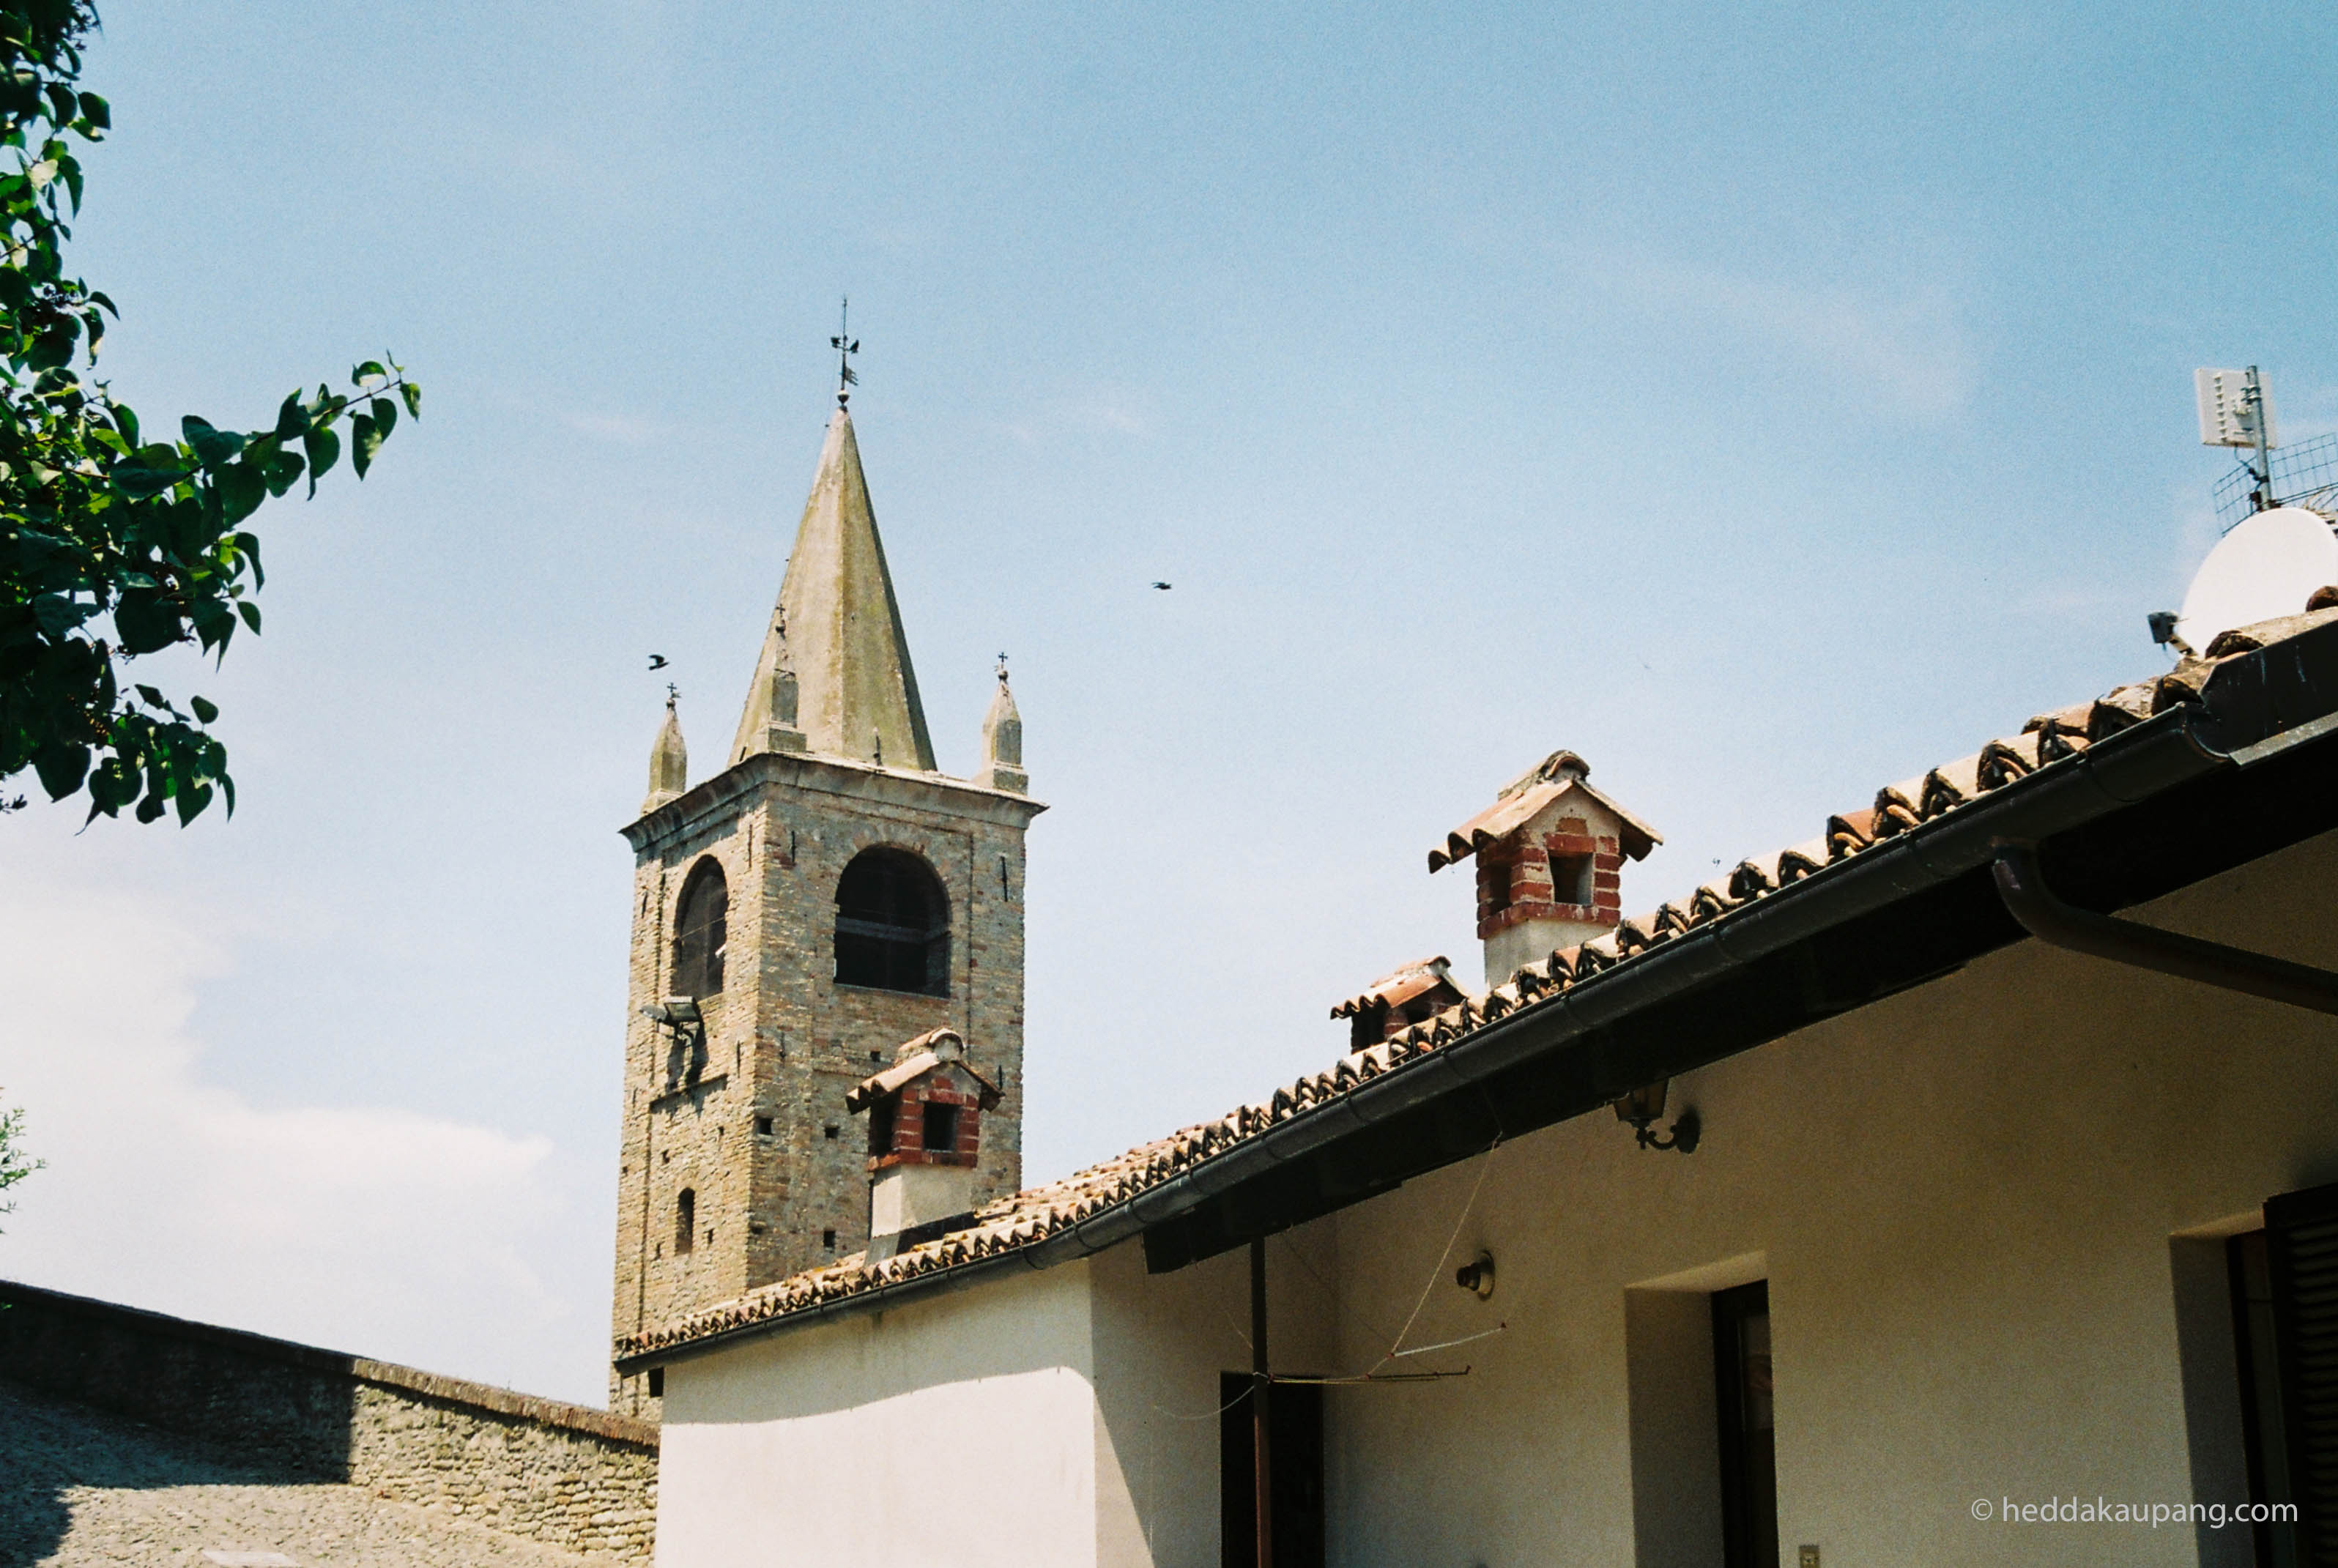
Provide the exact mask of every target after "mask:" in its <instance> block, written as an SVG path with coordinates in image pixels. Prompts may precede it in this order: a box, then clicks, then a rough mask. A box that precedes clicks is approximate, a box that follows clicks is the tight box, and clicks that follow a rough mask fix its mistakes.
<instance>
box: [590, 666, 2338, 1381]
mask: <svg viewBox="0 0 2338 1568" xmlns="http://www.w3.org/2000/svg"><path fill="white" fill-rule="evenodd" d="M2333 732H2338V622H2333V623H2329V624H2325V625H2323V626H2319V627H2315V628H2313V630H2311V631H2308V632H2304V633H2302V634H2300V635H2298V636H2296V637H2293V638H2290V639H2287V640H2286V641H2284V642H2278V643H2274V644H2273V645H2271V646H2270V647H2267V648H2264V649H2260V650H2258V651H2256V652H2252V653H2249V654H2245V655H2242V656H2239V657H2235V658H2232V659H2228V660H2225V661H2224V662H2221V663H2220V664H2219V665H2218V666H2217V667H2216V669H2215V672H2214V674H2213V675H2212V676H2211V678H2210V680H2209V681H2208V684H2207V686H2206V688H2205V691H2203V693H2202V700H2201V701H2199V702H2197V703H2181V704H2178V705H2176V706H2175V707H2172V708H2170V709H2168V710H2167V711H2165V712H2162V713H2159V714H2156V715H2155V716H2153V717H2152V718H2150V719H2147V720H2144V721H2143V722H2141V723H2139V724H2137V725H2134V726H2132V727H2131V728H2129V729H2127V730H2121V731H2119V732H2118V733H2117V734H2115V735H2111V736H2107V737H2106V738H2105V739H2103V740H2099V741H2097V742H2096V743H2095V744H2094V745H2092V746H2090V747H2089V748H2087V750H2085V751H2084V752H2081V753H2080V754H2078V756H2075V757H2071V758H2067V759H2064V760H2060V761H2057V762H2054V763H2050V764H2048V765H2047V766H2046V767H2043V768H2040V769H2038V771H2037V772H2035V773H2032V774H2030V775H2029V776H2028V777H2026V778H2024V779H2019V780H2017V781H2015V782H2013V783H2010V784H2008V785H2006V786H2004V787H2003V788H2001V789H1997V790H1995V791H1992V792H1991V793H1989V794H1988V795H1985V796H1983V797H1981V798H1980V799H1977V800H1974V801H1972V802H1971V803H1970V804H1968V805H1963V806H1960V807H1958V808H1957V809H1954V810H1952V811H1949V812H1947V813H1944V814H1943V815H1941V816H1940V817H1936V818H1932V819H1931V820H1930V821H1929V822H1924V823H1920V824H1918V825H1917V826H1916V827H1914V828H1909V829H1908V830H1907V831H1905V832H1903V833H1901V834H1899V835H1897V836H1896V837H1894V838H1889V839H1886V840H1884V841H1882V842H1881V843H1878V844H1876V845H1873V846H1872V847H1871V848H1867V849H1864V850H1862V851H1861V852H1860V853H1859V854H1857V855H1855V856H1852V857H1851V858H1847V859H1843V860H1838V861H1835V862H1833V863H1832V864H1831V865H1828V866H1825V867H1822V868H1820V869H1819V870H1817V871H1815V872H1813V873H1812V874H1811V875H1810V876H1808V877H1803V879H1802V880H1800V881H1798V882H1795V883H1793V885H1792V886H1790V887H1783V888H1781V889H1779V890H1778V891H1777V892H1775V893H1773V894H1770V895H1769V896H1767V897H1763V898H1759V899H1756V900H1754V901H1753V902H1752V903H1750V904H1746V905H1744V906H1743V907H1739V908H1736V909H1733V910H1731V911H1729V912H1728V913H1726V914H1724V915H1722V916H1718V917H1716V918H1714V920H1712V921H1711V922H1709V923H1707V924H1705V925H1704V926H1697V927H1696V928H1695V929H1694V930H1691V931H1689V932H1686V933H1685V934H1684V935H1682V936H1675V937H1673V938H1671V939H1670V940H1668V941H1665V942H1664V943H1663V944H1661V945H1659V946H1655V947H1652V948H1649V949H1647V950H1645V951H1644V952H1642V953H1639V954H1636V955H1635V956H1632V957H1631V958H1630V959H1629V960H1628V961H1626V962H1625V963H1623V964H1620V965H1616V967H1615V968H1613V969H1609V970H1606V971H1604V972H1602V973H1601V974H1599V975H1594V976H1592V977H1591V978H1589V979H1587V980H1584V981H1581V982H1578V983H1577V984H1576V985H1572V986H1570V987H1568V988H1567V990H1566V991H1563V992H1561V993H1559V994H1557V995H1553V996H1547V997H1545V998H1543V999H1541V1000H1538V1001H1536V1002H1533V1003H1529V1004H1527V1005H1522V1006H1520V1007H1519V1008H1518V1010H1517V1011H1516V1012H1513V1013H1511V1014H1508V1015H1507V1016H1505V1017H1502V1018H1499V1019H1497V1020H1496V1021H1494V1022H1493V1023H1490V1024H1484V1025H1481V1026H1480V1027H1479V1028H1478V1029H1477V1030H1475V1031H1474V1032H1472V1033H1471V1034H1467V1035H1465V1036H1463V1037H1462V1038H1461V1039H1459V1040H1457V1041H1454V1042H1453V1043H1452V1044H1449V1045H1444V1046H1440V1047H1439V1048H1438V1049H1437V1050H1435V1051H1432V1052H1430V1053H1429V1054H1426V1055H1424V1056H1420V1057H1417V1058H1415V1059H1414V1060H1413V1061H1411V1062H1409V1063H1405V1064H1404V1065H1403V1066H1401V1067H1400V1068H1397V1069H1395V1070H1394V1071H1392V1072H1390V1073H1386V1074H1384V1075H1382V1076H1380V1077H1378V1078H1375V1079H1372V1080H1370V1081H1369V1082H1367V1083H1361V1084H1359V1085H1358V1086H1357V1087H1356V1088H1354V1089H1351V1090H1350V1091H1348V1092H1347V1093H1343V1094H1341V1095H1340V1096H1338V1097H1337V1098H1335V1099H1333V1100H1331V1101H1328V1102H1326V1103H1322V1104H1320V1105H1317V1106H1314V1107H1312V1108H1311V1109H1309V1110H1306V1111H1303V1112H1300V1113H1298V1114H1297V1115H1295V1116H1293V1117H1292V1119H1291V1120H1289V1121H1287V1122H1281V1123H1278V1124H1277V1125H1275V1126H1273V1127H1270V1128H1269V1129H1267V1130H1266V1131H1265V1132H1261V1133H1258V1134H1255V1135H1253V1136H1252V1137H1250V1138H1246V1139H1244V1140H1243V1141H1242V1142H1238V1143H1236V1144H1235V1145H1234V1146H1233V1148H1231V1149H1228V1150H1226V1151H1225V1152H1223V1153H1221V1154H1217V1155H1213V1156H1212V1157H1211V1158H1209V1159H1207V1160H1205V1161H1202V1162H1201V1163H1200V1164H1198V1165H1195V1166H1194V1167H1193V1168H1192V1169H1190V1170H1188V1171H1182V1172H1180V1173H1179V1174H1177V1175H1175V1176H1173V1177H1171V1178H1169V1179H1168V1180H1167V1181H1163V1182H1160V1183H1158V1184H1157V1185H1155V1186H1153V1187H1149V1188H1147V1189H1145V1190H1144V1191H1142V1192H1139V1193H1137V1194H1135V1196H1133V1197H1131V1198H1128V1199H1125V1200H1123V1201H1120V1202H1118V1203H1115V1204H1112V1205H1110V1206H1108V1207H1107V1208H1105V1209H1104V1210H1101V1211H1100V1212H1098V1213H1095V1214H1093V1215H1090V1216H1089V1217H1088V1218H1087V1219H1086V1220H1080V1221H1078V1222H1076V1223H1075V1224H1073V1225H1069V1226H1066V1227H1065V1228H1063V1229H1062V1230H1057V1231H1056V1232H1055V1233H1054V1234H1052V1235H1049V1236H1046V1237H1045V1238H1042V1239H1041V1240H1037V1241H1035V1242H1032V1243H1030V1244H1029V1245H1027V1246H1025V1247H1021V1248H1017V1249H1016V1250H1013V1251H1009V1252H1001V1253H994V1254H992V1255H991V1256H989V1257H987V1258H981V1259H975V1260H973V1261H971V1262H968V1263H962V1264H958V1265H957V1266H955V1267H952V1268H948V1269H938V1270H935V1271H934V1272H932V1273H930V1274H922V1275H917V1276H913V1277H911V1278H909V1279H900V1280H896V1281H893V1282H891V1283H889V1284H885V1285H880V1286H879V1287H877V1288H876V1289H870V1290H862V1291H858V1292H855V1293H854V1294H852V1295H850V1296H843V1297H839V1298H837V1299H833V1300H830V1301H823V1302H818V1303H814V1304H812V1305H810V1306H807V1307H804V1308H801V1309H799V1310H796V1311H793V1312H789V1313H786V1314H784V1315H782V1316H780V1317H775V1318H766V1319H762V1320H761V1321H758V1322H753V1323H746V1324H742V1325H740V1326H738V1327H737V1328H728V1329H724V1330H722V1331H720V1332H718V1333H713V1334H709V1335H706V1336H704V1337H702V1338H693V1339H692V1340H689V1341H687V1342H685V1343H683V1344H681V1345H677V1346H675V1347H673V1348H671V1349H666V1350H655V1351H644V1352H642V1353H640V1354H638V1355H634V1356H630V1357H624V1358H622V1359H620V1360H619V1361H618V1362H617V1368H618V1370H619V1371H621V1372H632V1371H634V1370H635V1369H638V1368H640V1367H647V1366H651V1365H653V1364H659V1365H664V1364H671V1363H673V1362H674V1361H677V1360H681V1359H683V1358H686V1357H693V1356H697V1355H701V1354H703V1353H705V1352H707V1351H709V1350H712V1349H714V1348H718V1347H721V1346H722V1345H726V1344H729V1343H731V1342H732V1341H734V1340H737V1339H741V1338H747V1337H750V1336H753V1335H759V1334H764V1333H770V1332H772V1331H774V1330H777V1329H781V1328H794V1327H798V1326H801V1325H803V1324H807V1323H811V1322H817V1321H820V1320H821V1319H824V1318H834V1317H840V1316H844V1315H847V1314H853V1315H857V1314H860V1313H866V1312H874V1311H881V1310H883V1309H884V1308H887V1307H888V1306H889V1305H890V1304H891V1303H893V1302H895V1301H897V1300H899V1299H904V1298H908V1297H912V1296H915V1297H920V1298H922V1297H925V1296H929V1295H933V1294H936V1293H938V1292H942V1291H948V1290H951V1289H958V1288H961V1287H963V1286H966V1285H969V1284H974V1283H977V1282H978V1281H980V1280H983V1279H988V1278H989V1277H990V1276H991V1275H993V1274H995V1273H997V1272H999V1271H1001V1270H1003V1269H1010V1268H1013V1267H1016V1266H1018V1265H1019V1266H1021V1267H1024V1268H1027V1269H1050V1268H1054V1267H1056V1265H1058V1264H1062V1263H1069V1262H1075V1261H1076V1260H1078V1259H1083V1258H1087V1257H1092V1256H1094V1255H1095V1254H1096V1253H1099V1252H1102V1251H1104V1250H1106V1249H1107V1248H1111V1247H1115V1246H1117V1245H1119V1244H1120V1243H1121V1242H1123V1241H1126V1240H1129V1239H1130V1238H1132V1237H1135V1236H1137V1235H1140V1234H1142V1233H1143V1232H1144V1231H1145V1230H1150V1229H1152V1228H1154V1227H1155V1226H1159V1225H1164V1224H1167V1223H1169V1222H1171V1221H1173V1220H1179V1219H1182V1218H1184V1216H1186V1215H1189V1214H1192V1213H1194V1211H1195V1210H1199V1209H1201V1208H1202V1207H1203V1205H1204V1204H1206V1203H1208V1202H1210V1201H1212V1200H1213V1199H1216V1198H1219V1197H1221V1196H1223V1195H1224V1194H1226V1193H1228V1192H1231V1191H1233V1190H1234V1189H1236V1188H1239V1187H1242V1186H1243V1185H1244V1184H1245V1183H1248V1182H1251V1181H1255V1180H1257V1179H1258V1178H1260V1177H1262V1176H1265V1175H1267V1174H1269V1173H1271V1172H1272V1171H1275V1170H1277V1169H1279V1168H1280V1167H1282V1166H1284V1165H1286V1164H1288V1163H1289V1162H1291V1161H1293V1160H1298V1159H1301V1158H1303V1157H1305V1156H1307V1155H1310V1154H1312V1153H1315V1152H1319V1151H1321V1150H1322V1149H1324V1148H1326V1147H1327V1146H1329V1145H1330V1144H1331V1143H1333V1142H1337V1141H1339V1140H1340V1139H1341V1138H1343V1137H1345V1136H1348V1135H1350V1134H1352V1133H1355V1132H1361V1131H1363V1130H1366V1129H1369V1128H1372V1127H1375V1126H1377V1125H1380V1124H1381V1123H1384V1122H1388V1121H1390V1119H1391V1118H1394V1117H1396V1116H1399V1115H1401V1114H1403V1113H1405V1112H1410V1111H1413V1110H1416V1109H1419V1108H1420V1107H1422V1106H1424V1105H1426V1104H1428V1103H1430V1102H1432V1101H1434V1100H1437V1099H1439V1097H1441V1096H1445V1095H1449V1094H1454V1093H1459V1092H1465V1091H1469V1090H1471V1089H1473V1088H1475V1087H1476V1086H1477V1085H1478V1084H1481V1083H1484V1082H1485V1081H1486V1080H1488V1079H1489V1078H1492V1077H1494V1076H1495V1075H1496V1074H1498V1073H1502V1072H1505V1071H1507V1070H1508V1069H1510V1068H1513V1067H1517V1066H1518V1065H1520V1064H1521V1063H1526V1062H1528V1061H1530V1060H1532V1059H1535V1058H1539V1057H1543V1056H1547V1055H1551V1054H1557V1053H1559V1052H1563V1051H1565V1050H1567V1048H1568V1047H1570V1046H1572V1045H1575V1044H1578V1043H1580V1042H1581V1041H1583V1040H1584V1038H1585V1037H1586V1035H1589V1034H1592V1033H1593V1032H1595V1031H1596V1030H1598V1029H1600V1028H1601V1027H1602V1026H1604V1025H1606V1024H1611V1023H1613V1022H1615V1021H1616V1020H1617V1019H1620V1018H1622V1017H1624V1016H1626V1015H1627V1014H1631V1013H1633V1012H1635V1011H1636V1010H1638V1009H1641V1008H1644V1007H1648V1006H1651V1005H1655V1004H1657V1003H1660V1002H1664V1001H1666V1000H1669V999H1671V998H1673V997H1675V996H1678V995H1682V994H1684V993H1685V992H1689V991H1692V990H1695V989H1697V988H1700V987H1703V986H1704V985H1710V984H1712V983H1713V982H1714V981H1715V980H1718V979H1721V978H1724V977H1725V976H1727V975H1730V974H1732V973H1734V972H1735V971H1738V970H1740V969H1743V968H1744V966H1745V965H1749V964H1752V963H1753V962H1755V961H1756V960H1758V959H1762V958H1765V957H1768V956H1772V955H1774V954H1778V953H1780V952H1783V950H1785V949H1787V948H1789V947H1792V946H1794V945H1795V944H1797V943H1801V942H1803V941H1806V940H1808V939H1810V938H1812V937H1813V936H1819V935H1821V934H1822V933H1824V932H1827V931H1830V930H1832V929H1834V928H1836V927H1839V926H1844V925H1846V924H1848V923H1850V922H1852V921H1855V920H1857V919H1859V918H1860V917H1861V916H1865V915H1869V914H1872V913H1873V912H1875V911H1876V910H1878V909H1881V908H1883V907H1886V906H1888V905H1891V904H1892V903H1894V902H1897V901H1899V900H1901V899H1903V898H1906V897H1910V896H1911V895H1913V894H1917V893H1920V892H1924V891H1927V890H1930V889H1931V888H1934V887H1940V886H1941V885H1943V884H1945V883H1948V882H1950V881H1953V880H1955V879H1957V878H1959V877H1965V876H1967V875H1970V873H1972V872H1975V871H1978V870H1979V869H1981V868H1982V867H1989V866H1993V865H1994V864H1995V863H1996V861H1997V858H1998V856H1999V851H2000V849H2001V848H2003V847H2004V846H2005V845H2006V844H2008V843H2016V844H2035V843H2038V842H2039V841H2041V840H2044V839H2047V838H2051V837H2052V836H2054V835H2055V834H2058V833H2063V832H2067V831H2068V830H2070V829H2072V828H2078V827H2081V826H2084V825H2086V824H2087V823H2090V822H2093V821H2096V820H2097V819H2099V818H2106V817H2108V816H2111V815H2113V814H2114V813H2116V812H2117V811H2120V810H2122V809H2126V808H2127V807H2130V806H2135V805H2137V804H2140V803H2141V802H2143V801H2146V800H2147V799H2151V798H2152V797H2154V796H2156V795H2159V794H2162V793H2164V792H2165V791H2166V790H2169V789H2175V788H2177V787H2178V786H2181V785H2184V784H2186V783H2189V782H2191V781H2193V780H2195V779H2200V778H2203V777H2205V775H2207V774H2210V773H2214V772H2216V771H2218V770H2220V769H2238V768H2242V767H2250V766H2254V765H2255V764H2257V763H2260V762H2263V761H2264V760H2268V759H2269V758H2272V757H2275V756H2279V755H2282V754H2284V752H2286V751H2288V750H2291V749H2293V748H2294V747H2295V746H2297V745H2299V744H2302V743H2304V742H2307V741H2311V740H2316V739H2319V738H2321V737H2323V736H2324V735H2326V734H2331V733H2333ZM2017 917H2018V916H2017ZM2098 918H2099V916H2098ZM2118 924H2124V923H2123V922H2122V923H2118ZM1785 1032H1786V1033H1791V1030H1789V1031H1785ZM1773 1037H1774V1036H1773ZM1744 1048H1745V1049H1750V1048H1751V1047H1750V1046H1748V1047H1744ZM1622 1087H1624V1088H1629V1087H1631V1085H1628V1084H1626V1085H1623V1086H1622ZM1619 1092H1620V1090H1619Z"/></svg>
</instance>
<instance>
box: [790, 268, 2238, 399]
mask: <svg viewBox="0 0 2338 1568" xmlns="http://www.w3.org/2000/svg"><path fill="white" fill-rule="evenodd" d="M851 316H852V299H851V297H850V295H847V296H846V297H845V300H844V305H843V307H842V309H839V310H838V311H837V313H836V336H835V337H833V338H830V339H829V340H828V346H829V347H830V348H833V349H835V350H836V406H837V407H839V408H841V407H844V406H845V404H846V403H848V402H850V401H851V398H852V388H854V387H858V386H860V377H858V376H856V375H854V374H853V373H852V357H853V356H854V355H855V354H858V353H860V342H859V341H858V340H857V339H855V338H854V337H853V336H852V333H851V331H850V328H848V327H847V326H846V323H847V322H848V321H849V320H850V319H851ZM2249 374H2251V375H2252V376H2254V375H2255V374H2256V372H2255V371H2254V370H2252V371H2251V372H2249Z"/></svg>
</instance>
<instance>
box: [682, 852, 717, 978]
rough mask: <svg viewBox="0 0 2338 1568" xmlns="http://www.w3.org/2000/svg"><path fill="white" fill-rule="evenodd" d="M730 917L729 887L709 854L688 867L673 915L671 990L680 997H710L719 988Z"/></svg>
mask: <svg viewBox="0 0 2338 1568" xmlns="http://www.w3.org/2000/svg"><path fill="white" fill-rule="evenodd" d="M730 918H731V888H730V885H729V884H728V883H726V882H724V881H723V880H722V867H721V866H719V865H717V864H716V863H715V860H714V858H713V857H712V855H710V856H708V857H707V858H705V859H703V860H701V861H700V862H699V863H698V864H697V865H695V866H693V867H691V868H690V878H689V880H687V881H685V882H684V883H683V885H682V903H681V906H680V907H678V908H677V909H676V910H675V911H674V917H673V989H674V993H675V995H681V996H713V995H720V994H721V992H722V946H723V943H724V940H725V931H724V927H725V926H727V925H728V924H729V921H730Z"/></svg>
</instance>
